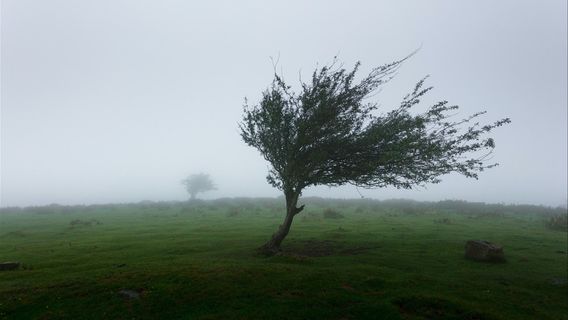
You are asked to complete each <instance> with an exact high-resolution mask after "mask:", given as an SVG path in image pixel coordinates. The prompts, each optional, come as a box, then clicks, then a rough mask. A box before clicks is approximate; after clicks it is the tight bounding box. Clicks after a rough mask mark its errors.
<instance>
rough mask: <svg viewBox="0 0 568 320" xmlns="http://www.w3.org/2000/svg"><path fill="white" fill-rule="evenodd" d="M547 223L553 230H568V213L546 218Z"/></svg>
mask: <svg viewBox="0 0 568 320" xmlns="http://www.w3.org/2000/svg"><path fill="white" fill-rule="evenodd" d="M545 224H546V227H547V228H548V229H551V230H559V231H568V215H566V214H557V215H554V216H551V217H550V218H548V220H546V222H545Z"/></svg>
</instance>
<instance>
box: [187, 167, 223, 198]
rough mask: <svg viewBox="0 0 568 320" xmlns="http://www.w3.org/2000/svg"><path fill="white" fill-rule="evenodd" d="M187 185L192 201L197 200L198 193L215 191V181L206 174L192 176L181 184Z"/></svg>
mask: <svg viewBox="0 0 568 320" xmlns="http://www.w3.org/2000/svg"><path fill="white" fill-rule="evenodd" d="M181 183H182V184H183V185H185V188H186V190H187V193H189V195H190V198H191V200H195V197H196V196H197V194H198V193H201V192H206V191H210V190H215V189H216V187H215V185H214V184H213V181H212V180H211V178H210V177H209V175H208V174H206V173H199V174H192V175H190V176H189V177H187V178H186V179H184V180H182V182H181Z"/></svg>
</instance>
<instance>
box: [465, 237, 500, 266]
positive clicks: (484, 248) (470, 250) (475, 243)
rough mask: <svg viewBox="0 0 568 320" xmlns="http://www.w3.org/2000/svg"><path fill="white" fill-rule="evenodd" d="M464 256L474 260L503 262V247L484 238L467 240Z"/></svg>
mask: <svg viewBox="0 0 568 320" xmlns="http://www.w3.org/2000/svg"><path fill="white" fill-rule="evenodd" d="M465 257H466V258H467V259H471V260H475V261H485V262H505V253H503V247H502V246H500V245H497V244H494V243H491V242H489V241H485V240H468V241H467V242H466V244H465Z"/></svg>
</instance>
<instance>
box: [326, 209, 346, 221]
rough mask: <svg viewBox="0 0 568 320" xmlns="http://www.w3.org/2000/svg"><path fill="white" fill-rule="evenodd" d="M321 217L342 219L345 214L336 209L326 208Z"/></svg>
mask: <svg viewBox="0 0 568 320" xmlns="http://www.w3.org/2000/svg"><path fill="white" fill-rule="evenodd" d="M323 218H324V219H343V218H345V216H343V215H342V214H341V213H339V212H338V211H337V210H333V209H330V208H327V209H325V210H324V211H323Z"/></svg>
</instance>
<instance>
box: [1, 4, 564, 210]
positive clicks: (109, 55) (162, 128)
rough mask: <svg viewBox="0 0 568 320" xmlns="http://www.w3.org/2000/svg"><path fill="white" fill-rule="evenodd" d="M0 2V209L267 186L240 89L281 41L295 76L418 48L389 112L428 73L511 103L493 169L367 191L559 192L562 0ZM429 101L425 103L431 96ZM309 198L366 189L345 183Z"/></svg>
mask: <svg viewBox="0 0 568 320" xmlns="http://www.w3.org/2000/svg"><path fill="white" fill-rule="evenodd" d="M1 3H2V8H1V19H2V21H1V23H2V25H1V28H2V31H1V32H2V33H1V35H2V41H1V59H2V60H1V80H2V83H1V85H2V90H1V95H2V96H1V114H0V115H1V193H0V195H1V205H2V206H13V205H38V204H49V203H61V204H82V203H85V204H87V203H107V202H136V201H140V200H183V199H186V198H187V194H186V193H185V191H184V189H183V187H182V186H181V184H180V180H181V179H182V178H184V177H185V176H186V175H188V174H190V173H197V172H207V173H210V174H211V176H212V178H213V179H214V180H215V182H216V184H217V185H218V190H217V191H214V192H210V193H207V194H205V195H204V197H205V198H215V197H224V196H229V197H233V196H247V197H248V196H251V197H252V196H277V195H279V192H278V191H277V190H275V189H272V188H271V187H270V186H269V185H268V184H267V183H266V181H265V176H266V173H267V168H268V164H267V163H266V162H265V161H264V160H263V159H262V157H261V156H260V154H259V153H258V152H257V151H256V150H254V149H252V148H249V147H247V146H246V145H245V144H244V143H243V142H242V141H241V139H240V136H239V134H238V129H237V122H238V121H240V118H241V113H242V103H243V98H244V97H245V96H246V97H247V98H249V100H250V101H251V102H256V101H258V100H259V98H260V93H261V91H262V90H263V89H265V88H266V87H267V86H268V85H269V83H270V81H271V79H272V71H273V69H272V64H271V62H270V59H269V57H270V56H273V57H277V56H278V55H280V65H279V66H280V67H281V70H282V71H283V73H284V76H285V78H286V79H287V80H288V81H290V82H291V83H293V84H295V85H296V84H297V79H298V73H299V71H300V70H301V71H302V74H303V75H304V76H305V77H304V78H305V79H306V78H307V76H308V74H309V73H310V72H311V71H312V70H313V68H314V67H315V66H316V65H317V63H318V62H319V63H320V65H321V64H322V63H327V62H329V61H331V60H332V58H333V56H334V55H336V54H339V57H340V59H341V60H342V61H344V62H345V63H346V65H347V66H352V65H353V63H354V62H355V61H357V60H361V61H362V63H363V68H362V71H363V72H365V71H368V70H369V69H370V68H371V67H374V66H377V65H380V64H384V63H387V62H391V61H393V60H395V59H397V58H401V57H403V56H405V55H406V54H408V53H410V52H411V51H413V50H414V49H416V48H417V47H419V46H420V45H423V48H422V49H421V51H420V52H419V53H418V54H417V55H416V56H415V57H413V58H412V59H411V60H410V61H408V62H407V63H406V64H405V65H404V66H403V68H402V69H401V71H400V73H399V75H398V77H397V78H396V79H395V80H394V81H392V82H391V83H390V84H388V85H387V86H386V87H385V88H384V89H383V91H382V93H381V94H380V95H379V96H377V97H376V99H377V100H378V101H380V103H381V104H382V106H383V109H382V110H383V111H388V110H390V109H391V108H392V107H394V106H396V105H397V104H398V103H399V102H400V100H401V98H402V97H403V96H404V95H405V94H406V93H407V92H408V91H409V90H410V89H411V88H412V87H413V86H414V84H415V83H416V81H418V80H419V79H421V78H422V77H423V76H425V75H426V74H430V75H431V78H430V79H429V82H428V83H429V84H431V85H434V86H435V89H434V91H432V92H431V94H430V96H429V97H430V99H432V101H434V100H440V99H447V100H449V101H450V103H452V104H459V105H460V106H461V113H460V115H463V116H466V115H468V114H470V113H473V112H475V111H479V110H487V111H488V114H487V115H486V116H485V117H484V118H483V119H484V120H485V121H488V122H489V121H493V120H497V119H499V118H502V117H510V118H511V119H512V121H513V122H512V124H511V125H509V126H506V127H503V128H499V129H498V130H497V131H496V132H495V134H494V137H495V139H496V144H497V148H496V152H495V154H494V158H493V160H495V161H497V162H499V163H500V164H501V166H499V167H497V168H495V169H493V170H490V171H488V172H486V173H484V174H482V175H481V178H480V180H478V181H475V180H469V179H466V178H463V177H461V176H458V175H450V176H446V177H444V178H443V180H444V181H443V182H442V183H441V184H438V185H430V186H428V187H427V188H426V189H424V188H419V189H416V190H411V191H400V190H396V189H376V190H360V191H361V193H362V194H363V195H364V196H365V197H370V198H371V197H372V198H379V199H384V198H393V197H396V198H399V197H404V198H412V199H417V200H442V199H464V200H469V201H485V202H503V203H530V204H545V205H553V206H556V205H561V204H565V203H566V195H567V189H566V188H567V187H566V180H567V169H566V167H567V138H566V136H567V65H566V59H567V43H566V42H567V40H566V37H567V26H566V21H567V18H566V15H567V8H566V1H564V0H548V1H537V0H535V1H518V0H515V1H467V2H466V1H421V0H417V1H324V0H322V1H309V2H308V1H278V2H277V1H261V0H259V1H238V2H237V1H199V2H197V1H194V2H190V1H140V0H136V1H134V0H132V1H117V0H97V1H76V0H68V1H58V0H51V1H39V0H38V1H26V0H2V2H1ZM426 106H427V105H424V104H423V105H422V108H425V107H426ZM304 195H318V196H324V197H347V198H349V197H359V194H358V193H357V190H356V189H355V187H352V186H346V187H341V188H331V189H330V188H327V187H321V188H310V189H308V190H306V191H305V192H304Z"/></svg>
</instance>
